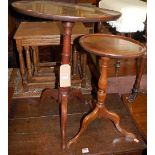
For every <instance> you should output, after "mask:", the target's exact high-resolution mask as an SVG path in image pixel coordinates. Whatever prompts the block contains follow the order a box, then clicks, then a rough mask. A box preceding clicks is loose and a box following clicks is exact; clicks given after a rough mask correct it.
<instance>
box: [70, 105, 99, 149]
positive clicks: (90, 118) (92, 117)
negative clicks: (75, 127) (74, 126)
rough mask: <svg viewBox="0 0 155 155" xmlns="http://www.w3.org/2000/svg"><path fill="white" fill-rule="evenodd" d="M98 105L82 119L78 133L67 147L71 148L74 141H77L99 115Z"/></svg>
mask: <svg viewBox="0 0 155 155" xmlns="http://www.w3.org/2000/svg"><path fill="white" fill-rule="evenodd" d="M98 110H99V109H98V107H96V108H95V109H94V110H93V111H92V112H91V113H89V114H88V115H87V116H86V117H85V118H84V119H83V121H82V125H81V128H80V131H79V132H78V133H77V135H76V136H75V137H73V138H72V139H71V140H70V141H69V142H68V144H67V148H69V147H70V146H71V145H72V144H73V143H75V142H76V141H77V139H78V138H79V137H80V135H81V134H83V132H84V131H85V130H86V129H87V127H88V125H89V124H90V123H91V122H92V121H93V120H95V119H96V118H97V116H98Z"/></svg>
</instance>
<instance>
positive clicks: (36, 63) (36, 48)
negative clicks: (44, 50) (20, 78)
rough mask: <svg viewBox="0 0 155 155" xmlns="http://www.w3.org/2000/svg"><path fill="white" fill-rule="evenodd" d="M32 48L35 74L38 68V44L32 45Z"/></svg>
mask: <svg viewBox="0 0 155 155" xmlns="http://www.w3.org/2000/svg"><path fill="white" fill-rule="evenodd" d="M32 50H33V63H34V74H35V75H37V73H38V70H39V51H38V46H32Z"/></svg>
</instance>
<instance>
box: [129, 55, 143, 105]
mask: <svg viewBox="0 0 155 155" xmlns="http://www.w3.org/2000/svg"><path fill="white" fill-rule="evenodd" d="M145 60H146V56H145V55H144V56H142V57H141V62H140V69H139V71H138V72H137V75H136V80H135V82H134V85H133V88H132V90H131V94H130V95H129V96H128V98H127V100H128V101H129V102H133V101H134V100H135V99H136V96H137V94H138V89H139V87H140V81H141V78H142V75H143V72H144V67H145Z"/></svg>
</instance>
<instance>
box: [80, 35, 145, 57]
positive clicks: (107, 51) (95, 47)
mask: <svg viewBox="0 0 155 155" xmlns="http://www.w3.org/2000/svg"><path fill="white" fill-rule="evenodd" d="M80 45H81V46H82V47H83V48H84V49H85V50H86V51H88V52H90V53H93V54H95V55H99V56H105V57H111V58H134V57H139V56H142V55H143V54H144V53H145V51H146V48H145V46H144V45H143V44H141V43H139V42H138V41H136V40H134V39H131V38H128V37H123V36H119V35H111V34H110V35H109V34H100V33H98V34H89V35H85V36H83V37H81V38H80Z"/></svg>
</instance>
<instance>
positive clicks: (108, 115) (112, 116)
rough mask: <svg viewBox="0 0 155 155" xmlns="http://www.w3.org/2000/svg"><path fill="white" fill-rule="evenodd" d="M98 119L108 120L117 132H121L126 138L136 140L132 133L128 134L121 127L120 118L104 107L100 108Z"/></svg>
mask: <svg viewBox="0 0 155 155" xmlns="http://www.w3.org/2000/svg"><path fill="white" fill-rule="evenodd" d="M100 117H103V118H108V119H110V120H111V121H112V122H113V123H114V124H115V126H116V128H117V130H118V131H119V132H121V133H122V134H123V135H124V136H126V137H128V138H132V139H136V136H135V135H134V134H133V133H130V132H128V131H126V130H125V129H123V128H122V127H121V125H120V117H119V116H118V115H117V114H116V113H113V112H110V111H108V110H107V109H106V107H102V108H101V109H100Z"/></svg>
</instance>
